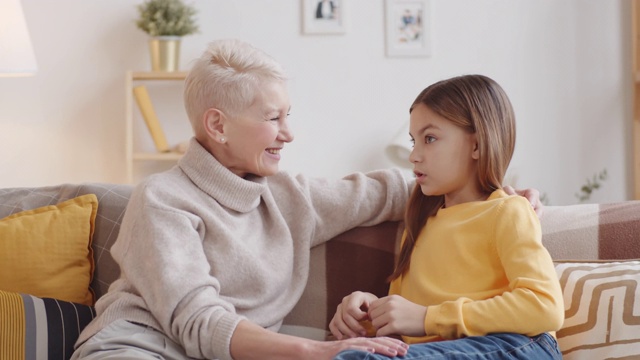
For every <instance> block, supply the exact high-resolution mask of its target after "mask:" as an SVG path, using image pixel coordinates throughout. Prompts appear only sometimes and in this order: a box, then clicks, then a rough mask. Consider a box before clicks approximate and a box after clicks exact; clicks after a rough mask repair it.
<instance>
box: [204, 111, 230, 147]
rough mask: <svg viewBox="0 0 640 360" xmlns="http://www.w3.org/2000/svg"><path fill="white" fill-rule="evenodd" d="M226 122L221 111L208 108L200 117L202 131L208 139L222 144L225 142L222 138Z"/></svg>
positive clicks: (223, 137)
mask: <svg viewBox="0 0 640 360" xmlns="http://www.w3.org/2000/svg"><path fill="white" fill-rule="evenodd" d="M225 121H226V117H225V116H224V114H223V113H222V111H220V110H218V109H215V108H210V109H208V110H207V111H205V113H204V115H203V116H202V122H203V124H202V125H203V129H204V131H205V132H206V134H207V135H208V137H209V138H211V139H213V140H214V141H217V142H220V143H223V142H225V136H224V123H225Z"/></svg>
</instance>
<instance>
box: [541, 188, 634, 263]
mask: <svg viewBox="0 0 640 360" xmlns="http://www.w3.org/2000/svg"><path fill="white" fill-rule="evenodd" d="M541 224H542V242H543V244H544V245H545V247H546V248H547V249H548V250H549V253H551V257H552V258H553V259H555V260H567V259H570V260H597V259H603V260H623V259H638V258H640V201H637V200H636V201H622V202H617V203H610V204H579V205H567V206H548V207H546V208H545V210H544V214H543V216H542V219H541Z"/></svg>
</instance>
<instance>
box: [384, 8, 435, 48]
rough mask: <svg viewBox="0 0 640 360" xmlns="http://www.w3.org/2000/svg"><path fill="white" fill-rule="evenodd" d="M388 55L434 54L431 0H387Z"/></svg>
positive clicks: (386, 31) (386, 32)
mask: <svg viewBox="0 0 640 360" xmlns="http://www.w3.org/2000/svg"><path fill="white" fill-rule="evenodd" d="M385 23H386V24H385V25H386V30H385V40H386V50H387V51H386V53H387V56H388V57H428V56H431V3H430V0H385Z"/></svg>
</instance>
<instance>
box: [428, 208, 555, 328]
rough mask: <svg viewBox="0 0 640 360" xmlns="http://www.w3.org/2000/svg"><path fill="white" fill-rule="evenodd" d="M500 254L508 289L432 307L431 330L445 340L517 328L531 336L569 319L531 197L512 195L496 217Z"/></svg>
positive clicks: (496, 244)
mask: <svg viewBox="0 0 640 360" xmlns="http://www.w3.org/2000/svg"><path fill="white" fill-rule="evenodd" d="M494 219H495V224H494V230H495V231H494V241H495V248H496V251H497V255H498V257H499V259H500V262H501V263H502V267H503V268H504V271H505V274H506V277H507V279H508V281H509V285H508V289H507V291H505V292H504V293H502V294H501V295H498V296H494V297H492V298H489V299H486V300H479V301H478V300H476V301H474V300H471V299H469V298H464V297H462V298H459V299H456V300H455V301H449V302H445V303H442V304H439V305H435V306H430V307H429V308H428V310H427V316H426V318H425V330H426V332H427V334H428V335H439V336H441V337H443V338H445V339H452V338H459V337H462V336H475V335H486V334H488V333H492V332H513V333H519V334H525V335H529V336H533V335H538V334H540V333H543V332H548V331H556V330H558V329H559V328H560V327H561V325H562V322H563V319H564V305H563V298H562V292H561V289H560V284H559V282H558V278H557V275H556V272H555V268H554V265H553V262H552V259H551V256H550V255H549V253H548V252H547V250H546V249H545V248H544V246H543V245H542V235H541V229H540V223H539V220H538V218H537V216H536V214H535V212H534V211H533V210H532V209H531V206H530V205H529V204H528V203H527V200H526V199H524V198H522V197H519V196H514V197H510V198H509V199H508V201H506V202H505V203H504V204H503V206H501V207H499V208H498V211H497V213H496V214H495V216H494Z"/></svg>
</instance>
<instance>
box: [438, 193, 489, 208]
mask: <svg viewBox="0 0 640 360" xmlns="http://www.w3.org/2000/svg"><path fill="white" fill-rule="evenodd" d="M489 195H491V194H487V193H484V192H482V191H480V190H474V191H461V192H457V193H449V194H445V195H444V205H443V207H445V208H450V207H452V206H456V205H460V204H464V203H468V202H473V201H485V200H487V198H489Z"/></svg>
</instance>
